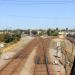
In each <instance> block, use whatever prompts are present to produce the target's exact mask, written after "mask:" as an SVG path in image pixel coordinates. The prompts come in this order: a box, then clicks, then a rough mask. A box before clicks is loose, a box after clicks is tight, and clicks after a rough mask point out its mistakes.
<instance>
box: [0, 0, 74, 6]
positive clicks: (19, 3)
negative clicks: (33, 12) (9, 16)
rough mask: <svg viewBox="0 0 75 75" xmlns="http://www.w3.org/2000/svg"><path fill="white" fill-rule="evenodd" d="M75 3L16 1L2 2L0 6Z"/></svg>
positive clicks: (71, 2)
mask: <svg viewBox="0 0 75 75" xmlns="http://www.w3.org/2000/svg"><path fill="white" fill-rule="evenodd" d="M73 3H75V1H18V0H13V1H11V0H10V1H9V0H6V1H5V0H2V1H0V4H17V5H24V4H32V5H36V4H37V5H39V4H73Z"/></svg>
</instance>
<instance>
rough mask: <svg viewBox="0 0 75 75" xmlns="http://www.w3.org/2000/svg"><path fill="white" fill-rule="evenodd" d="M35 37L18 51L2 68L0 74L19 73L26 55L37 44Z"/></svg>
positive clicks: (10, 74)
mask: <svg viewBox="0 0 75 75" xmlns="http://www.w3.org/2000/svg"><path fill="white" fill-rule="evenodd" d="M37 43H38V41H37V39H33V40H32V41H31V42H30V43H29V44H28V45H27V46H26V47H25V48H24V49H23V50H21V51H20V53H19V54H18V55H17V56H15V58H13V59H12V60H11V62H9V63H8V64H7V65H6V66H5V67H4V68H3V69H2V70H0V75H19V72H20V70H21V69H22V67H23V65H24V63H25V61H26V59H27V57H28V55H29V54H30V52H31V51H32V50H33V49H34V47H35V46H36V45H37Z"/></svg>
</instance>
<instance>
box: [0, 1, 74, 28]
mask: <svg viewBox="0 0 75 75" xmlns="http://www.w3.org/2000/svg"><path fill="white" fill-rule="evenodd" d="M56 27H58V28H61V29H62V28H72V29H74V28H75V1H74V0H0V29H47V28H56Z"/></svg>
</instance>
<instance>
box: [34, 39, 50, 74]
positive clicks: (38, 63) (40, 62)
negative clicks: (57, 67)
mask: <svg viewBox="0 0 75 75" xmlns="http://www.w3.org/2000/svg"><path fill="white" fill-rule="evenodd" d="M49 42H50V39H49V38H48V39H42V38H39V43H38V48H37V55H36V58H35V69H34V74H33V75H50V71H49V67H50V66H49V64H48V58H47V52H48V48H49Z"/></svg>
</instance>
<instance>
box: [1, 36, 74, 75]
mask: <svg viewBox="0 0 75 75" xmlns="http://www.w3.org/2000/svg"><path fill="white" fill-rule="evenodd" d="M65 40H67V41H69V40H70V41H72V38H71V39H70V38H65ZM65 40H62V39H60V38H58V37H49V36H48V37H34V39H32V40H31V41H30V42H29V43H28V44H27V45H26V46H25V47H24V48H23V49H21V50H20V51H19V52H18V53H17V54H16V55H14V56H13V57H12V58H10V59H6V60H10V61H9V62H8V63H7V64H6V65H5V66H4V67H2V68H1V69H0V75H70V72H71V68H72V66H73V61H74V55H73V54H72V53H71V52H69V50H67V47H66V43H67V41H66V42H65ZM70 41H69V42H70Z"/></svg>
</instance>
